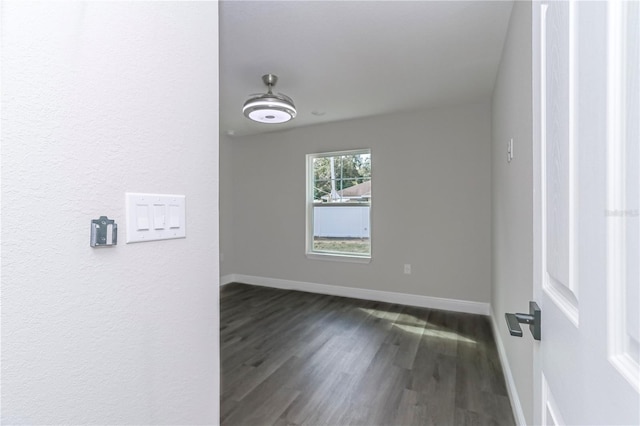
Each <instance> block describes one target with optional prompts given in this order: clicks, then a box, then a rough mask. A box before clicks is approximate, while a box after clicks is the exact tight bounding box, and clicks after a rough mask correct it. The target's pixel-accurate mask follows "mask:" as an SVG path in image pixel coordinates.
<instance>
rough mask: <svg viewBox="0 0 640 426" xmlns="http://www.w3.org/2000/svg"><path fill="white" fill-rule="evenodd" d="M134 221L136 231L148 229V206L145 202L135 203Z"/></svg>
mask: <svg viewBox="0 0 640 426" xmlns="http://www.w3.org/2000/svg"><path fill="white" fill-rule="evenodd" d="M135 214H136V216H135V218H134V219H135V223H136V225H137V227H138V229H137V230H138V231H147V230H148V229H149V206H148V205H146V204H136V213H135Z"/></svg>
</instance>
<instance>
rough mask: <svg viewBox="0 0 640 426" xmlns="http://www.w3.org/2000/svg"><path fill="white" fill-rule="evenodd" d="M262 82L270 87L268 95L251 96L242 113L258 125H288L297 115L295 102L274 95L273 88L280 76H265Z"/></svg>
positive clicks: (285, 97)
mask: <svg viewBox="0 0 640 426" xmlns="http://www.w3.org/2000/svg"><path fill="white" fill-rule="evenodd" d="M262 81H263V82H264V84H265V85H266V86H267V87H268V90H267V93H256V94H253V95H249V99H248V100H247V101H246V102H245V103H244V106H243V107H242V112H243V113H244V115H245V117H247V118H248V119H250V120H253V121H257V122H258V123H267V124H277V123H286V122H287V121H289V120H291V119H293V118H295V117H296V115H297V113H298V112H297V111H296V107H295V105H294V104H293V100H292V99H291V98H290V97H289V96H287V95H285V94H283V93H278V94H274V93H273V91H272V89H273V86H275V85H276V83H277V82H278V76H277V75H274V74H265V75H263V76H262Z"/></svg>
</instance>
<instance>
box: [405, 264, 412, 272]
mask: <svg viewBox="0 0 640 426" xmlns="http://www.w3.org/2000/svg"><path fill="white" fill-rule="evenodd" d="M404 273H405V274H407V275H411V265H410V264H408V263H405V264H404Z"/></svg>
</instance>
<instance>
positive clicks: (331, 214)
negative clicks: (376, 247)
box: [313, 206, 371, 254]
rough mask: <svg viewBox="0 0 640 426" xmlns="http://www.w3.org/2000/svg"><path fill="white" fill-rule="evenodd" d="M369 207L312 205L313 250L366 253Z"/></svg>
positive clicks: (368, 247) (368, 251)
mask: <svg viewBox="0 0 640 426" xmlns="http://www.w3.org/2000/svg"><path fill="white" fill-rule="evenodd" d="M369 209H370V207H369V206H335V207H333V206H316V207H314V209H313V210H314V212H313V223H314V232H313V251H317V252H324V253H351V254H370V253H371V244H370V223H369V220H370V219H369V218H370V214H369V213H370V211H369Z"/></svg>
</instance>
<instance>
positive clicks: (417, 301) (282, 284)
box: [220, 274, 490, 315]
mask: <svg viewBox="0 0 640 426" xmlns="http://www.w3.org/2000/svg"><path fill="white" fill-rule="evenodd" d="M232 282H238V283H244V284H252V285H259V286H264V287H273V288H281V289H285V290H298V291H306V292H309V293H319V294H329V295H331V296H342V297H352V298H355V299H364V300H375V301H377V302H387V303H397V304H400V305H408V306H419V307H421V308H431V309H442V310H446V311H454V312H466V313H469V314H480V315H489V314H490V308H489V304H488V303H483V302H471V301H468V300H457V299H444V298H440V297H429V296H420V295H417V294H406V293H395V292H391V291H380V290H370V289H364V288H354V287H342V286H337V285H328V284H317V283H308V282H302V281H290V280H281V279H276V278H264V277H254V276H251V275H240V274H229V275H225V276H223V277H221V278H220V285H221V286H222V285H226V284H229V283H232Z"/></svg>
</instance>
